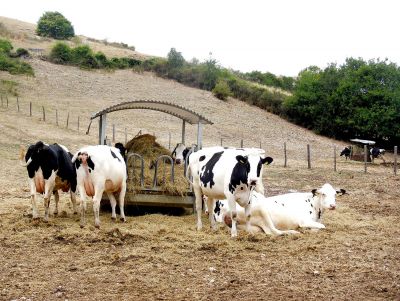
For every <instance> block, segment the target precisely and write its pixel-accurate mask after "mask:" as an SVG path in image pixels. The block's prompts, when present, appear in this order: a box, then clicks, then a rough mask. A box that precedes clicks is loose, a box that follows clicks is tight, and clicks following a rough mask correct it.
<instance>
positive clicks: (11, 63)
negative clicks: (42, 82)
mask: <svg viewBox="0 0 400 301" xmlns="http://www.w3.org/2000/svg"><path fill="white" fill-rule="evenodd" d="M0 70H3V71H8V72H10V73H11V74H27V75H34V72H33V69H32V67H31V65H29V64H28V63H25V62H21V61H19V60H17V59H13V58H10V57H9V56H7V55H6V54H5V53H2V52H0Z"/></svg>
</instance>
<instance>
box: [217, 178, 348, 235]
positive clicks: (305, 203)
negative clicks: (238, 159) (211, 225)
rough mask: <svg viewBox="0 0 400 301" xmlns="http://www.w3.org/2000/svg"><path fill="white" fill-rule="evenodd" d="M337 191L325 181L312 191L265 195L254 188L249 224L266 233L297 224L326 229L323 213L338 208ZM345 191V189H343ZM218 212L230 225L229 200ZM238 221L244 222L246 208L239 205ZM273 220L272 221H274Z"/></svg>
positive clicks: (342, 191) (221, 204) (223, 203)
mask: <svg viewBox="0 0 400 301" xmlns="http://www.w3.org/2000/svg"><path fill="white" fill-rule="evenodd" d="M337 193H338V192H337V191H336V190H334V189H333V187H332V186H331V185H330V184H325V185H323V186H322V187H321V188H320V189H318V190H313V192H311V193H288V194H283V195H277V196H273V197H265V196H263V195H261V194H259V193H257V192H254V193H253V194H252V197H251V202H252V206H251V211H250V224H251V226H252V228H253V229H257V228H258V229H261V230H262V231H264V232H265V233H267V234H275V235H280V234H284V233H279V232H277V231H276V230H275V227H276V228H278V229H279V230H283V231H287V230H294V229H298V228H312V229H323V228H325V225H323V224H322V223H321V218H322V214H323V213H324V211H325V210H326V209H331V210H333V209H335V208H336V200H335V196H336V194H337ZM340 193H342V194H344V193H345V191H344V190H341V191H340ZM220 202H221V203H219V204H217V207H218V206H219V207H220V210H219V212H216V213H214V217H215V219H216V220H217V221H219V222H225V224H227V225H229V224H230V220H229V214H228V206H227V201H226V200H223V201H220ZM238 222H239V224H241V227H243V225H244V224H245V212H244V210H243V209H241V208H239V212H238ZM271 222H272V224H271Z"/></svg>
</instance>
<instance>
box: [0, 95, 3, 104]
mask: <svg viewBox="0 0 400 301" xmlns="http://www.w3.org/2000/svg"><path fill="white" fill-rule="evenodd" d="M0 97H1V107H3V94H1V95H0Z"/></svg>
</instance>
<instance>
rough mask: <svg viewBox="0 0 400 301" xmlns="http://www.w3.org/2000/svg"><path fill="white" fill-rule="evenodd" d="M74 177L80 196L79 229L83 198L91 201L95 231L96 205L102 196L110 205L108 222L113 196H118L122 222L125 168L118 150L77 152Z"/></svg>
mask: <svg viewBox="0 0 400 301" xmlns="http://www.w3.org/2000/svg"><path fill="white" fill-rule="evenodd" d="M72 162H74V164H75V168H76V173H77V182H78V190H79V194H80V196H81V227H83V226H84V225H85V214H86V196H92V197H93V212H94V217H95V227H96V228H99V227H100V218H99V211H100V201H101V198H102V195H103V192H105V193H107V195H108V198H109V199H110V203H111V210H112V214H111V218H112V219H114V220H115V219H116V213H115V207H116V204H117V201H116V200H115V197H114V193H115V192H118V193H119V198H118V200H119V209H120V214H121V220H122V221H125V220H126V219H125V213H124V198H125V192H126V165H125V161H124V159H123V158H122V155H121V154H120V152H119V150H118V149H117V148H115V147H110V146H107V145H94V146H87V147H84V148H81V149H80V150H79V151H78V152H77V153H76V154H75V155H74V157H73V158H72Z"/></svg>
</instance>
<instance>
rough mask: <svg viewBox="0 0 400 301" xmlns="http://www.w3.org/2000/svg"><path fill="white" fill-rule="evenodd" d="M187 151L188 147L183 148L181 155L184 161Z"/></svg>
mask: <svg viewBox="0 0 400 301" xmlns="http://www.w3.org/2000/svg"><path fill="white" fill-rule="evenodd" d="M189 151H190V148H188V147H187V148H185V149H184V150H183V152H182V156H183V160H184V161H186V157H187V155H188V153H189Z"/></svg>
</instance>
